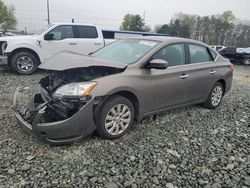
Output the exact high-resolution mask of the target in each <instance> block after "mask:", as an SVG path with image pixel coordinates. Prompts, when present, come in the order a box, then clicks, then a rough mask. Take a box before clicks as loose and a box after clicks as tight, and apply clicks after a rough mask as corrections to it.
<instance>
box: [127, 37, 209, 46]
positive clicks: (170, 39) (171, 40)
mask: <svg viewBox="0 0 250 188" xmlns="http://www.w3.org/2000/svg"><path fill="white" fill-rule="evenodd" d="M129 39H137V40H153V41H159V42H164V43H179V42H189V43H195V44H200V45H203V46H207V47H209V45H207V44H205V43H203V42H200V41H197V40H193V39H187V38H181V37H169V36H141V37H132V38H129Z"/></svg>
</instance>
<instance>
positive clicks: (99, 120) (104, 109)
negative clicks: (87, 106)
mask: <svg viewBox="0 0 250 188" xmlns="http://www.w3.org/2000/svg"><path fill="white" fill-rule="evenodd" d="M119 104H121V105H124V106H123V107H126V108H127V107H128V108H129V110H130V112H131V118H130V122H129V124H128V126H127V128H126V129H124V130H123V132H121V133H120V134H117V135H112V134H110V133H109V132H108V131H107V129H106V128H105V122H106V117H107V115H108V113H110V110H111V109H112V108H114V107H116V106H117V105H119ZM98 111H99V112H98V113H97V114H96V118H95V121H96V126H97V129H96V132H97V134H98V135H99V136H100V137H102V138H104V139H116V138H119V137H121V136H123V135H124V134H125V133H126V132H127V131H128V130H129V129H130V127H131V124H132V123H133V120H134V106H133V104H132V103H131V102H130V100H128V99H127V98H125V97H123V96H120V95H115V96H112V97H110V98H109V99H107V101H105V102H104V103H103V104H102V106H101V107H100V110H98ZM112 121H113V120H112ZM114 121H119V120H114ZM116 123H117V122H116ZM113 126H114V123H113V124H112V126H111V127H113ZM118 126H120V125H118ZM119 128H121V127H119ZM115 129H116V128H115ZM121 131H122V130H121Z"/></svg>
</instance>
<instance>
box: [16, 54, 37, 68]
mask: <svg viewBox="0 0 250 188" xmlns="http://www.w3.org/2000/svg"><path fill="white" fill-rule="evenodd" d="M16 64H17V67H18V68H19V69H20V70H22V71H29V70H31V69H32V68H33V60H32V59H31V58H30V57H29V56H21V57H19V58H18V59H17V63H16Z"/></svg>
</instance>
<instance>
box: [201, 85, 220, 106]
mask: <svg viewBox="0 0 250 188" xmlns="http://www.w3.org/2000/svg"><path fill="white" fill-rule="evenodd" d="M223 94H224V87H223V85H222V84H221V83H220V82H216V83H215V84H214V86H213V88H212V90H211V91H210V93H209V96H208V99H207V101H206V102H205V103H204V104H203V105H204V107H206V108H208V109H215V108H217V107H218V106H219V105H220V103H221V100H222V98H223Z"/></svg>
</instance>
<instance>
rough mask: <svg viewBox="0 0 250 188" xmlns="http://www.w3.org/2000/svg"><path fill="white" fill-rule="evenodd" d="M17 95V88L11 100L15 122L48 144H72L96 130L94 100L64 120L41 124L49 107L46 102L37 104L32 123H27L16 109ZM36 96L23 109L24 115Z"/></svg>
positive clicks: (32, 107)
mask: <svg viewBox="0 0 250 188" xmlns="http://www.w3.org/2000/svg"><path fill="white" fill-rule="evenodd" d="M19 93H20V92H19V88H17V90H16V92H15V94H14V98H13V109H14V114H15V116H16V118H17V121H18V122H19V123H20V124H21V125H22V127H24V128H25V129H26V130H27V131H28V132H30V133H32V134H34V135H36V136H37V137H39V138H40V139H42V140H44V141H45V142H47V143H49V144H52V145H56V144H67V143H72V142H74V141H76V140H79V139H82V138H85V137H87V136H89V135H90V134H91V133H92V132H93V131H94V130H95V129H96V126H95V123H94V120H93V105H94V98H92V99H91V100H90V101H89V102H88V103H87V104H86V105H84V106H83V107H81V108H80V110H79V111H78V112H76V113H75V114H74V115H72V116H71V117H69V118H67V119H65V120H62V121H55V122H45V123H41V121H40V120H41V117H42V116H43V115H44V113H45V110H46V108H48V105H49V103H48V102H44V103H42V104H39V105H38V107H36V109H35V110H34V111H33V113H35V115H34V118H33V121H32V122H31V123H29V122H27V121H26V120H25V119H24V116H23V113H20V111H19V110H18V109H17V101H18V100H17V98H18V95H19ZM37 95H39V94H36V96H34V97H33V98H32V99H31V100H30V102H29V103H28V105H27V107H26V108H24V113H25V112H26V111H28V110H29V109H34V103H35V101H34V100H35V97H37Z"/></svg>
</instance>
